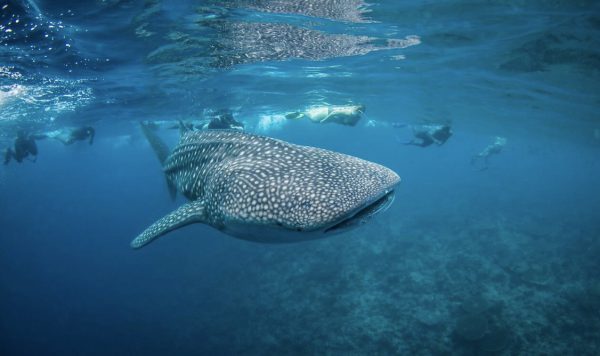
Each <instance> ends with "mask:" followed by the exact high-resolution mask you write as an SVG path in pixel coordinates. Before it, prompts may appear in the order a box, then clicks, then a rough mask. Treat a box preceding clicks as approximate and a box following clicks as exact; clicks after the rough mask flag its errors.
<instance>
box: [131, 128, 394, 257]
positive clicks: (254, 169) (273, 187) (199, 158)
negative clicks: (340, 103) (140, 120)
mask: <svg viewBox="0 0 600 356" xmlns="http://www.w3.org/2000/svg"><path fill="white" fill-rule="evenodd" d="M142 129H143V131H144V133H145V135H146V137H147V138H148V140H149V141H150V143H151V145H152V147H153V148H154V149H155V150H156V151H157V154H158V156H159V159H160V160H161V162H162V163H163V169H164V172H165V175H166V177H167V182H168V183H169V185H170V186H171V187H176V189H177V191H179V192H181V193H182V194H183V195H184V196H186V197H187V198H188V199H189V200H190V202H189V203H187V204H185V205H183V206H182V207H180V208H179V209H177V210H175V211H174V212H172V213H171V214H168V215H167V216H165V217H164V218H162V219H160V220H158V221H157V222H156V223H154V224H153V225H152V226H150V227H149V228H148V229H146V230H145V231H144V232H143V233H142V234H140V235H139V236H138V237H137V238H136V239H134V240H133V241H132V243H131V246H132V247H134V248H139V247H142V246H144V245H145V244H147V243H149V242H151V241H152V240H154V239H156V238H157V237H159V236H162V235H164V234H165V233H167V232H169V231H172V230H174V229H177V228H179V227H182V226H185V225H188V224H191V223H204V224H208V225H210V226H213V227H215V228H217V229H219V230H221V231H223V232H225V233H227V234H229V235H232V236H234V237H238V238H242V239H247V240H253V241H261V242H292V241H299V240H307V239H314V238H318V237H324V236H327V234H328V233H335V232H340V231H342V230H345V229H347V228H350V227H354V226H356V225H359V224H360V223H362V222H364V221H366V220H367V219H368V218H369V217H371V216H372V215H375V214H376V213H378V212H380V211H383V210H385V209H386V208H387V207H388V206H389V205H390V204H391V202H392V201H393V197H394V189H395V187H396V185H397V184H398V183H399V182H400V177H399V176H398V175H397V174H396V173H394V172H393V171H392V170H390V169H388V168H386V167H384V166H381V165H379V164H376V163H372V162H369V161H365V160H362V159H359V158H356V157H352V156H348V155H344V154H341V153H337V152H332V151H328V150H324V149H320V148H315V147H309V146H300V145H295V144H291V143H287V142H284V141H281V140H276V139H273V138H269V137H264V136H259V135H254V134H249V133H245V132H241V131H237V130H204V131H191V132H185V133H183V135H182V138H181V140H180V142H179V144H178V145H177V146H176V147H175V149H174V150H173V151H172V152H171V154H170V155H168V156H167V154H166V153H165V152H164V150H165V149H166V145H164V144H163V143H162V142H160V140H159V139H158V137H156V135H155V134H154V132H152V131H151V130H150V129H148V128H147V127H145V126H144V125H142Z"/></svg>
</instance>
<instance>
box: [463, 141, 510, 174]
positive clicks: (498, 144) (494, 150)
mask: <svg viewBox="0 0 600 356" xmlns="http://www.w3.org/2000/svg"><path fill="white" fill-rule="evenodd" d="M504 146H506V138H504V137H500V136H496V137H495V138H494V142H493V143H491V144H489V145H488V146H487V147H486V148H485V149H484V150H483V151H481V152H479V153H478V154H477V155H475V156H473V158H471V164H472V165H474V166H477V165H478V163H477V162H480V161H481V160H482V162H483V165H482V166H481V167H480V169H479V170H481V171H484V170H486V169H488V159H489V157H490V156H491V155H495V154H499V153H500V152H502V149H503V148H504Z"/></svg>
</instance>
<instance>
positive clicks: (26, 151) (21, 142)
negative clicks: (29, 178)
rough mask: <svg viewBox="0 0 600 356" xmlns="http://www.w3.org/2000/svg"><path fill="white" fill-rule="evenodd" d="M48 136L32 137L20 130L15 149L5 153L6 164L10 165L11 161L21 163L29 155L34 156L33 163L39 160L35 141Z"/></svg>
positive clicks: (8, 149) (7, 150) (9, 149)
mask: <svg viewBox="0 0 600 356" xmlns="http://www.w3.org/2000/svg"><path fill="white" fill-rule="evenodd" d="M44 138H46V135H31V134H28V133H26V132H25V130H19V131H18V132H17V138H16V139H15V143H14V149H12V148H10V147H9V148H7V149H6V151H5V152H4V164H8V162H10V160H11V159H13V158H14V159H15V161H17V162H19V163H21V162H23V159H24V158H27V157H28V156H29V155H31V156H33V160H31V161H32V162H35V161H36V160H37V154H38V148H37V144H36V143H35V140H39V139H44Z"/></svg>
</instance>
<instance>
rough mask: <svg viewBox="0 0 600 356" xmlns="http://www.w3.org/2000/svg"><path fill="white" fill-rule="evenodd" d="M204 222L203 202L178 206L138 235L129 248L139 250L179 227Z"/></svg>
mask: <svg viewBox="0 0 600 356" xmlns="http://www.w3.org/2000/svg"><path fill="white" fill-rule="evenodd" d="M204 221H206V219H205V214H204V202H202V201H192V202H189V203H186V204H184V205H182V206H180V207H179V208H178V209H177V210H175V211H173V212H172V213H170V214H168V215H166V216H164V217H163V218H162V219H160V220H158V221H156V222H155V223H154V224H152V225H150V227H148V228H147V229H146V230H144V232H142V233H141V234H139V235H138V236H137V237H136V238H135V239H134V240H133V241H131V247H133V248H140V247H142V246H145V245H147V244H149V243H150V242H152V241H154V240H155V239H157V238H159V237H161V236H162V235H164V234H166V233H168V232H170V231H173V230H175V229H179V228H180V227H183V226H186V225H189V224H194V223H202V222H204Z"/></svg>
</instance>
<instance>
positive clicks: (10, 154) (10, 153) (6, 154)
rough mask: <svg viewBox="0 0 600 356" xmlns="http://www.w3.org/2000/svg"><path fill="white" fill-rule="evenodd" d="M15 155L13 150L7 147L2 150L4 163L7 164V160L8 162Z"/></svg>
mask: <svg viewBox="0 0 600 356" xmlns="http://www.w3.org/2000/svg"><path fill="white" fill-rule="evenodd" d="M14 155H15V153H14V152H13V150H12V149H11V148H10V147H9V148H7V149H6V150H5V151H4V164H8V162H10V159H11V158H13V157H14Z"/></svg>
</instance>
